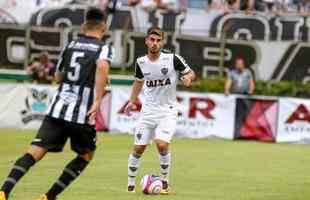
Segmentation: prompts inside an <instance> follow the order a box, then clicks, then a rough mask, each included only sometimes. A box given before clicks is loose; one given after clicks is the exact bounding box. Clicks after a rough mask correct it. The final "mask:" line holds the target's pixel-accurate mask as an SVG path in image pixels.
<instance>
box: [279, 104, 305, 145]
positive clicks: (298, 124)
mask: <svg viewBox="0 0 310 200" xmlns="http://www.w3.org/2000/svg"><path fill="white" fill-rule="evenodd" d="M277 142H294V143H310V101H309V100H304V99H295V98H281V99H280V107H279V121H278V135H277Z"/></svg>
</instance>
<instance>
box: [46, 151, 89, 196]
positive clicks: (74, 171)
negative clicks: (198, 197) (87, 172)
mask: <svg viewBox="0 0 310 200" xmlns="http://www.w3.org/2000/svg"><path fill="white" fill-rule="evenodd" d="M87 165H88V161H86V160H84V159H83V158H82V157H79V156H78V157H76V158H75V159H73V160H72V161H71V162H70V163H69V164H68V165H67V166H66V167H65V169H64V171H63V172H62V174H61V176H60V177H59V178H58V180H57V181H56V182H55V183H54V184H53V186H52V187H51V189H50V190H49V191H48V192H47V193H46V196H47V198H48V199H49V200H54V199H56V196H57V195H58V194H60V193H61V192H62V191H63V190H64V189H66V187H68V186H69V184H70V183H71V182H72V181H73V180H74V179H76V178H77V177H78V176H79V175H80V173H81V172H82V171H83V170H84V169H85V168H86V166H87Z"/></svg>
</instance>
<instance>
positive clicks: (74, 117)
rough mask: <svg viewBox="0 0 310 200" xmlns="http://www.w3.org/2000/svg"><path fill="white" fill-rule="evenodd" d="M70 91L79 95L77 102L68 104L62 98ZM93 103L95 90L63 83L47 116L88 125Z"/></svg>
mask: <svg viewBox="0 0 310 200" xmlns="http://www.w3.org/2000/svg"><path fill="white" fill-rule="evenodd" d="M68 90H73V91H74V93H75V94H76V95H77V98H76V100H75V101H72V102H70V103H66V101H65V100H64V99H63V98H61V93H62V92H64V91H68ZM92 101H93V90H92V89H90V88H89V87H80V86H78V85H72V86H71V85H69V84H67V83H62V84H61V85H60V87H59V89H58V91H57V93H56V94H55V95H54V97H53V99H52V102H51V104H50V107H49V109H48V110H47V115H48V116H50V117H53V118H57V119H63V120H65V121H69V122H75V123H79V124H85V123H87V111H88V110H89V109H90V106H91V103H92Z"/></svg>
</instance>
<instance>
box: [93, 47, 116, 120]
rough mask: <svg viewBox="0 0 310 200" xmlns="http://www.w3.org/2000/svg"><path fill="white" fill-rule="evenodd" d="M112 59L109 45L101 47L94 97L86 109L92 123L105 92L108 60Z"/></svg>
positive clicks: (107, 77)
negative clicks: (88, 108) (89, 106)
mask: <svg viewBox="0 0 310 200" xmlns="http://www.w3.org/2000/svg"><path fill="white" fill-rule="evenodd" d="M112 59H113V50H112V47H111V46H108V45H105V46H103V47H102V50H101V53H100V55H99V58H98V60H97V68H96V76H95V99H94V102H93V104H92V106H91V108H90V110H89V111H88V113H87V115H88V116H89V122H90V123H91V124H93V123H94V121H95V118H96V114H97V112H98V110H99V108H100V103H101V100H102V98H103V96H104V94H105V88H106V86H107V84H108V81H109V70H110V62H112Z"/></svg>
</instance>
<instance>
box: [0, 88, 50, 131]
mask: <svg viewBox="0 0 310 200" xmlns="http://www.w3.org/2000/svg"><path fill="white" fill-rule="evenodd" d="M55 90H56V87H52V86H49V85H32V84H0V94H2V95H1V98H0V127H1V128H31V129H36V128H38V127H39V126H40V124H41V122H42V119H43V118H44V115H45V112H46V110H47V108H48V105H49V103H50V101H51V98H52V96H53V94H54V92H55Z"/></svg>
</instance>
